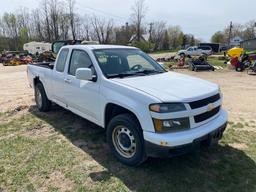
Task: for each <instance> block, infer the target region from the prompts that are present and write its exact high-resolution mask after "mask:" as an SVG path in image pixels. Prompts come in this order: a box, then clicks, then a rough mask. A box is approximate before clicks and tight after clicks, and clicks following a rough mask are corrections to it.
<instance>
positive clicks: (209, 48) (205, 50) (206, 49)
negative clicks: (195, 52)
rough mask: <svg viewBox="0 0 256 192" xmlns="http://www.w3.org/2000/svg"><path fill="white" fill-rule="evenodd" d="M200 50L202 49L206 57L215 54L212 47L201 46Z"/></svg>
mask: <svg viewBox="0 0 256 192" xmlns="http://www.w3.org/2000/svg"><path fill="white" fill-rule="evenodd" d="M198 49H201V50H202V51H203V53H205V54H206V55H211V54H213V52H212V48H211V47H210V46H200V47H198Z"/></svg>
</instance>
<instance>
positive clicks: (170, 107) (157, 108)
mask: <svg viewBox="0 0 256 192" xmlns="http://www.w3.org/2000/svg"><path fill="white" fill-rule="evenodd" d="M149 110H150V111H152V112H156V113H172V112H179V111H186V107H185V105H184V104H183V103H160V104H151V105H150V106H149Z"/></svg>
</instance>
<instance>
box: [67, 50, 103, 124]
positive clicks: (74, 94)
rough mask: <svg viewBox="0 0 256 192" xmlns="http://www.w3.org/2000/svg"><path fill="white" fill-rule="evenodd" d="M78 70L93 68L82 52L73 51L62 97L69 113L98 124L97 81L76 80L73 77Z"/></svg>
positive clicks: (85, 53) (87, 57) (88, 58)
mask: <svg viewBox="0 0 256 192" xmlns="http://www.w3.org/2000/svg"><path fill="white" fill-rule="evenodd" d="M78 68H91V69H92V68H93V63H92V61H91V59H90V56H89V55H88V54H87V52H86V51H84V50H79V49H74V50H73V51H72V53H71V56H70V61H69V67H68V71H67V75H66V79H65V82H66V83H65V87H64V89H65V90H64V92H65V93H64V97H65V100H66V101H68V108H70V110H71V111H73V112H75V113H77V114H79V115H81V116H83V117H85V118H86V119H88V120H91V121H93V122H95V123H97V122H99V114H100V110H99V105H100V102H99V87H100V85H99V81H97V82H93V81H85V80H78V79H76V77H75V73H76V70H77V69H78Z"/></svg>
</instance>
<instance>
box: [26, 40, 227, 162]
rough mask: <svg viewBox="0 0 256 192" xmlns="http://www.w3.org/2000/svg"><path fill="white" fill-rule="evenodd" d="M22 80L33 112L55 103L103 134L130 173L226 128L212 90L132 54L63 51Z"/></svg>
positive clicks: (213, 138)
mask: <svg viewBox="0 0 256 192" xmlns="http://www.w3.org/2000/svg"><path fill="white" fill-rule="evenodd" d="M28 79H29V84H30V85H31V87H33V88H34V90H35V101H36V105H37V107H38V109H39V110H40V111H48V110H50V107H51V103H52V102H55V103H57V104H58V105H60V106H62V107H64V108H65V109H68V110H70V111H72V112H74V113H75V114H77V115H79V116H81V117H84V118H86V119H88V120H89V121H92V122H93V123H95V124H97V125H99V126H100V127H103V128H105V129H106V135H107V141H108V143H109V146H110V149H111V151H112V152H113V154H114V156H115V157H116V158H117V159H118V160H119V161H121V162H122V163H124V164H126V165H130V166H135V165H139V164H140V163H142V162H143V161H145V160H146V158H147V157H149V156H151V157H159V156H161V157H171V156H174V155H181V154H184V153H186V152H189V151H191V149H194V148H197V147H200V146H210V145H211V144H214V143H217V142H218V141H219V139H221V137H222V134H223V132H224V130H225V128H226V125H227V112H226V111H225V110H224V109H222V94H221V92H220V88H219V86H218V85H216V84H214V83H210V82H207V81H205V80H201V79H198V78H195V77H190V76H186V75H182V74H179V73H174V72H167V71H165V69H164V68H163V67H161V66H160V65H159V64H158V63H157V62H156V61H155V60H154V59H152V58H151V57H149V56H148V55H147V54H145V53H143V52H142V51H141V50H139V49H137V48H134V47H126V46H113V45H69V46H64V47H62V48H61V49H60V52H59V54H58V57H57V60H56V61H55V63H53V64H50V63H41V64H30V65H28ZM60 121H61V120H60Z"/></svg>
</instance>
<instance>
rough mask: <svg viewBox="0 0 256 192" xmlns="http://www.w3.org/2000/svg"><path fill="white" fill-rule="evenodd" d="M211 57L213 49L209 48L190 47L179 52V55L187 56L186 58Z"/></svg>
mask: <svg viewBox="0 0 256 192" xmlns="http://www.w3.org/2000/svg"><path fill="white" fill-rule="evenodd" d="M202 54H205V55H211V54H212V49H211V47H209V46H204V47H196V46H195V47H189V48H187V49H186V50H179V51H178V55H185V56H198V55H202Z"/></svg>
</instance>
